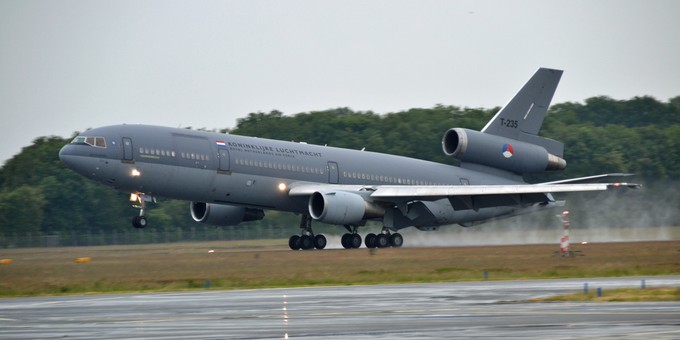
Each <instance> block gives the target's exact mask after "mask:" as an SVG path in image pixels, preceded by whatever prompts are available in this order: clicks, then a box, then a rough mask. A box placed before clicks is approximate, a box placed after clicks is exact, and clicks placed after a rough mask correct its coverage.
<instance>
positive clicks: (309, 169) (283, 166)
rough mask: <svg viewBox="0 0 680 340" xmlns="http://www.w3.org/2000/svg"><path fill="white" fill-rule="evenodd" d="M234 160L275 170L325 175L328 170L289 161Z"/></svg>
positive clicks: (240, 163) (238, 162)
mask: <svg viewBox="0 0 680 340" xmlns="http://www.w3.org/2000/svg"><path fill="white" fill-rule="evenodd" d="M234 162H235V163H236V164H238V165H244V166H254V167H258V168H265V169H273V170H287V171H295V172H302V173H307V174H316V175H323V174H324V173H325V172H326V169H323V168H316V167H313V166H300V165H293V164H289V163H276V162H262V161H254V160H252V159H239V158H236V159H235V160H234Z"/></svg>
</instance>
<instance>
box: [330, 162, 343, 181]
mask: <svg viewBox="0 0 680 340" xmlns="http://www.w3.org/2000/svg"><path fill="white" fill-rule="evenodd" d="M339 177H340V172H339V170H338V163H336V162H328V183H330V184H338V180H339Z"/></svg>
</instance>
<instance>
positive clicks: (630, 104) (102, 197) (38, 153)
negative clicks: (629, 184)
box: [0, 96, 680, 236]
mask: <svg viewBox="0 0 680 340" xmlns="http://www.w3.org/2000/svg"><path fill="white" fill-rule="evenodd" d="M499 109H500V108H491V109H484V108H462V107H458V106H448V105H436V106H435V107H432V108H414V109H410V110H407V111H401V112H396V113H389V114H385V115H379V114H376V113H374V112H371V111H353V110H351V109H349V108H336V109H330V110H323V111H314V112H305V113H298V114H295V115H284V114H283V113H282V112H280V111H276V110H274V111H271V112H268V113H265V112H256V113H250V114H248V115H247V116H246V117H244V118H241V119H239V120H238V121H237V126H236V127H235V128H233V129H224V130H221V131H222V132H225V133H230V134H238V135H247V136H256V137H261V138H273V139H280V140H292V141H301V142H307V143H310V144H320V145H330V146H335V147H343V148H351V149H362V148H365V149H366V150H369V151H376V152H384V153H391V154H397V155H403V156H407V157H414V158H420V159H426V160H431V161H435V162H441V163H447V164H455V163H456V161H455V160H453V159H451V158H448V157H446V156H445V155H444V154H443V153H442V151H441V138H442V136H443V134H444V132H445V131H446V130H447V129H449V128H452V127H463V128H470V129H475V130H479V129H481V128H482V127H483V126H484V124H486V122H487V121H488V120H489V119H490V118H491V117H493V115H494V114H495V113H496V112H498V110H499ZM541 135H542V136H544V137H548V138H552V139H556V140H559V141H561V142H563V143H564V144H565V156H564V158H565V159H566V160H567V162H568V165H567V169H566V170H565V171H562V172H560V173H554V174H541V175H533V176H529V177H528V178H527V179H528V180H529V181H532V182H538V181H544V180H546V181H547V180H556V179H561V178H569V177H580V176H588V175H592V174H599V173H609V172H631V173H635V174H637V177H635V181H637V182H643V183H646V184H649V188H648V189H647V190H646V191H645V194H644V195H645V197H646V198H645V200H646V204H650V203H649V199H651V198H658V197H663V198H664V200H665V201H664V202H680V199H679V197H678V196H679V195H680V194H678V193H676V191H677V190H675V188H677V187H678V182H677V180H676V179H677V178H678V177H680V96H678V97H675V98H672V99H670V100H669V101H667V102H661V101H658V100H656V99H654V98H652V97H635V98H632V99H630V100H615V99H611V98H608V97H594V98H590V99H587V100H586V101H585V102H584V103H572V102H567V103H561V104H556V105H553V106H552V107H551V108H550V111H549V113H548V116H547V117H546V119H545V122H544V125H543V129H542V130H541ZM72 138H73V136H71V137H67V138H63V137H56V136H49V137H39V138H37V139H35V140H34V141H33V143H32V144H31V145H30V146H27V147H25V148H24V149H23V150H22V151H21V152H20V153H19V154H17V155H16V156H14V157H13V158H12V159H10V160H9V161H7V162H6V164H5V165H4V166H3V167H2V168H1V169H0V236H2V235H22V234H37V233H41V234H68V233H84V232H100V231H115V230H119V231H120V230H123V229H125V228H131V227H130V218H131V216H133V215H134V214H136V213H137V211H136V210H135V209H133V208H131V206H130V204H128V203H127V200H128V194H127V193H121V192H117V191H115V190H113V189H111V188H109V187H106V186H103V185H101V184H98V183H95V182H92V181H90V180H87V179H85V178H84V177H82V176H80V175H77V174H75V173H74V172H72V171H71V170H69V169H66V168H65V167H64V166H63V165H62V164H61V162H60V161H59V157H58V153H59V149H60V148H61V147H62V146H63V145H65V144H66V143H68V142H69V141H70V140H71V139H72ZM159 202H160V204H157V205H153V206H152V209H150V210H149V213H148V215H149V220H150V221H152V223H151V224H150V226H149V228H154V229H156V230H158V231H173V230H177V229H183V230H189V229H190V228H209V226H203V225H199V224H196V223H195V222H193V220H191V218H190V216H189V211H188V203H187V202H182V201H175V200H167V199H165V200H164V199H161V200H160V201H159ZM626 204H627V203H626ZM673 204H675V203H673ZM675 210H678V209H675ZM677 215H678V212H677V211H672V212H671V221H674V222H672V223H675V222H677V221H679V219H678V216H677ZM275 224H276V225H281V224H286V225H289V226H290V228H291V233H293V232H295V231H296V227H297V224H298V218H297V217H295V216H293V215H291V214H285V213H277V212H268V213H267V217H266V218H265V219H264V220H263V221H258V222H255V223H251V224H247V225H245V226H244V227H249V228H258V227H265V226H266V227H271V226H272V225H275Z"/></svg>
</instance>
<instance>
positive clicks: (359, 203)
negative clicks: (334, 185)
mask: <svg viewBox="0 0 680 340" xmlns="http://www.w3.org/2000/svg"><path fill="white" fill-rule="evenodd" d="M308 208H309V215H310V216H311V217H312V218H313V219H315V220H317V221H320V222H323V223H328V224H336V225H354V224H359V223H361V222H362V221H364V220H366V219H369V218H376V217H382V216H383V215H385V209H383V208H382V207H381V206H379V205H377V204H374V203H371V202H368V201H366V200H365V199H364V197H362V196H361V195H359V194H355V193H352V192H347V191H332V192H319V191H317V192H315V193H313V194H312V195H311V196H310V197H309V203H308Z"/></svg>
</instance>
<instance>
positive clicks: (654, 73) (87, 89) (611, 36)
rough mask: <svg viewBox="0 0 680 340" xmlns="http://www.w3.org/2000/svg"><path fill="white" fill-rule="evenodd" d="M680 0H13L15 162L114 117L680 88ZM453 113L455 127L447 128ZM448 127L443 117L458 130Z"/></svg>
mask: <svg viewBox="0 0 680 340" xmlns="http://www.w3.org/2000/svg"><path fill="white" fill-rule="evenodd" d="M679 13H680V1H655V0H652V1H618V0H617V1H591V0H588V1H582V0H576V1H545V0H541V1H484V0H482V1H435V0H418V1H395V0H388V1H366V0H356V1H355V0H349V1H348V0H341V1H334V0H328V1H318V0H287V1H262V0H245V1H201V0H198V1H174V0H159V1H138V0H134V1H127V0H122V1H91V0H82V1H80V0H63V1H51V0H46V1H35V0H22V1H13V0H0V117H1V119H2V120H1V123H0V141H2V143H0V164H3V163H4V162H6V161H7V160H8V159H10V158H11V157H13V156H14V155H15V154H18V153H19V152H21V149H22V148H23V147H26V146H29V145H31V144H32V141H33V140H34V139H36V138H37V137H40V136H50V135H56V136H61V137H70V136H71V135H72V134H73V133H74V131H84V130H86V129H87V128H93V127H98V126H104V125H112V124H121V123H126V124H153V125H164V126H173V127H180V126H181V127H194V128H207V129H222V128H233V127H235V126H236V121H237V119H238V118H242V117H245V116H247V115H248V114H249V113H251V112H269V111H271V110H279V111H282V112H284V113H285V114H288V115H292V114H296V113H299V112H308V111H318V110H326V109H331V108H337V107H349V108H351V109H353V110H355V111H369V110H370V111H373V112H375V113H379V114H386V113H390V112H398V111H403V110H408V109H410V108H429V107H433V106H435V105H437V104H443V105H455V106H460V107H475V108H476V107H481V108H493V107H497V106H502V105H504V104H505V103H506V102H507V101H508V100H509V99H510V98H511V97H512V96H513V95H514V94H515V93H516V92H517V91H518V90H519V88H521V86H522V85H523V84H524V83H525V82H526V81H527V80H528V79H529V78H530V77H531V75H532V74H533V73H534V72H535V71H536V70H537V69H538V68H539V67H550V68H557V69H562V70H565V73H564V75H563V76H562V81H561V83H560V86H559V87H558V89H557V93H556V95H555V97H554V99H553V103H562V102H567V101H572V102H583V100H585V99H587V98H590V97H594V96H600V95H606V96H609V97H612V98H614V99H630V98H632V97H635V96H644V95H650V96H653V97H655V98H656V99H658V100H661V101H667V100H668V99H669V98H672V97H676V96H678V95H680V43H678V41H679V40H678V38H679V37H680V20H678V14H679ZM447 128H448V127H443V129H444V130H445V129H447ZM444 130H442V131H444Z"/></svg>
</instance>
